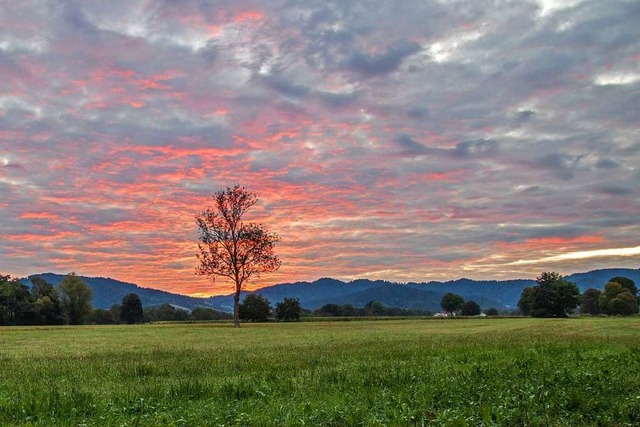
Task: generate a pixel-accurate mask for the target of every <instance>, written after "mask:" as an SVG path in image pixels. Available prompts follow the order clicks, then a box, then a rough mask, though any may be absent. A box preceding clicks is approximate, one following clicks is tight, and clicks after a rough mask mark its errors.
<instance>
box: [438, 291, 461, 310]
mask: <svg viewBox="0 0 640 427" xmlns="http://www.w3.org/2000/svg"><path fill="white" fill-rule="evenodd" d="M462 304H464V298H462V297H461V296H460V295H457V294H454V293H451V292H449V293H446V294H444V296H443V297H442V300H440V307H442V309H443V310H444V311H446V312H447V313H450V314H453V313H455V312H456V311H458V310H460V309H461V308H462Z"/></svg>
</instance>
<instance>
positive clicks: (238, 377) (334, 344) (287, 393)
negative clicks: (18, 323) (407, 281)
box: [0, 318, 640, 426]
mask: <svg viewBox="0 0 640 427" xmlns="http://www.w3.org/2000/svg"><path fill="white" fill-rule="evenodd" d="M0 424H1V425H43V426H44V425H47V426H49V425H96V426H103V425H118V426H119V425H145V426H147V425H149V426H151V425H170V426H180V425H189V426H192V425H211V426H214V425H215V426H218V425H273V426H286V425H328V426H343V425H367V426H376V425H399V426H405V425H446V426H466V425H473V426H476V425H531V426H553V425H558V426H561V425H562V426H565V425H576V426H583V425H616V426H619V425H638V424H640V320H639V319H637V318H627V319H603V318H579V319H561V320H549V319H468V320H456V321H450V320H446V319H444V320H390V321H385V322H380V321H357V322H321V323H298V324H264V325H246V326H244V327H243V328H241V329H240V330H237V329H233V328H231V327H229V325H227V324H202V323H199V324H181V325H172V324H162V325H136V326H124V325H122V326H102V327H99V326H93V327H50V328H4V329H0Z"/></svg>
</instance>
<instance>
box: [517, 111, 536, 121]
mask: <svg viewBox="0 0 640 427" xmlns="http://www.w3.org/2000/svg"><path fill="white" fill-rule="evenodd" d="M535 115H536V112H535V111H533V110H522V111H518V116H517V120H518V121H519V122H526V121H529V120H531V119H533V118H534V117H535Z"/></svg>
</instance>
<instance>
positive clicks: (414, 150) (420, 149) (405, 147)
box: [394, 135, 431, 155]
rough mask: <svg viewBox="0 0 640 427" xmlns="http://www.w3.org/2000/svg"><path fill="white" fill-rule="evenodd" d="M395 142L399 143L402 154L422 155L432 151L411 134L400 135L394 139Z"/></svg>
mask: <svg viewBox="0 0 640 427" xmlns="http://www.w3.org/2000/svg"><path fill="white" fill-rule="evenodd" d="M394 142H395V143H396V144H397V145H398V147H399V148H400V151H401V153H402V154H410V155H421V154H427V153H428V152H429V151H431V150H429V149H427V147H425V146H424V145H422V144H420V143H419V142H417V141H415V140H414V139H412V138H411V137H410V136H409V135H399V136H398V137H396V138H395V139H394Z"/></svg>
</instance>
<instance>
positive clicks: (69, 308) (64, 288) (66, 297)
mask: <svg viewBox="0 0 640 427" xmlns="http://www.w3.org/2000/svg"><path fill="white" fill-rule="evenodd" d="M59 289H60V301H61V302H62V307H63V308H64V312H65V315H66V317H67V320H68V321H69V324H70V325H79V324H81V323H82V322H83V320H84V319H85V318H86V317H88V316H89V315H90V314H91V311H92V310H93V309H92V307H91V298H92V297H93V291H92V290H91V288H90V287H88V286H87V285H86V284H85V283H84V282H83V281H82V279H81V278H79V277H78V276H76V274H75V273H69V274H68V275H67V276H66V277H65V278H64V279H62V283H60V287H59Z"/></svg>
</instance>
